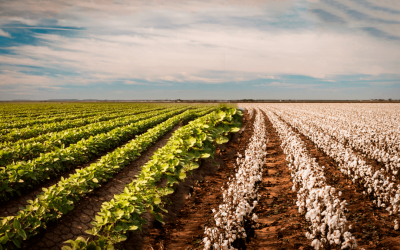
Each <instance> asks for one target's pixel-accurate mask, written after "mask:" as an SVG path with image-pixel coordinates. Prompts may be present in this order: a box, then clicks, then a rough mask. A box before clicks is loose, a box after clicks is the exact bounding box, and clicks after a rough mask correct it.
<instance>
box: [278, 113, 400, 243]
mask: <svg viewBox="0 0 400 250" xmlns="http://www.w3.org/2000/svg"><path fill="white" fill-rule="evenodd" d="M281 120H282V121H283V122H286V121H285V120H283V119H281ZM286 124H287V125H288V126H290V127H291V128H292V129H293V131H295V132H296V133H297V134H298V135H299V136H300V138H301V139H302V140H303V141H304V143H305V144H306V146H307V149H308V151H309V152H310V154H311V156H312V157H313V158H315V159H316V161H317V163H318V164H319V165H320V166H324V167H325V177H326V181H327V184H328V185H330V186H332V187H335V188H336V189H337V190H338V191H341V192H342V196H341V197H340V198H341V200H342V201H343V200H346V201H347V209H348V211H347V213H346V217H347V220H348V221H349V224H350V225H352V228H351V229H350V230H349V231H350V232H351V233H352V234H353V235H354V236H355V238H356V240H357V244H358V246H359V248H365V249H400V238H399V236H400V232H398V231H395V230H394V223H393V220H394V218H392V217H391V216H389V213H388V212H387V211H385V210H384V209H382V208H377V207H376V206H374V204H373V202H372V199H369V197H367V196H364V195H363V194H362V193H363V191H364V188H363V187H362V186H359V185H356V184H353V183H352V182H351V181H350V180H349V179H348V178H347V177H346V176H345V175H344V174H342V172H340V170H339V166H338V164H337V163H336V161H335V160H334V159H332V158H331V157H329V156H328V155H326V154H325V153H324V152H323V151H322V150H319V149H318V147H317V146H316V145H315V144H314V143H313V142H312V141H311V140H309V139H308V138H307V137H306V136H305V135H303V134H302V133H300V132H299V131H298V130H297V129H296V128H294V127H292V126H291V125H290V124H289V123H287V122H286ZM332 249H335V248H332ZM338 249H340V248H339V247H338Z"/></svg>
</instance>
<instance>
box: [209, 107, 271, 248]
mask: <svg viewBox="0 0 400 250" xmlns="http://www.w3.org/2000/svg"><path fill="white" fill-rule="evenodd" d="M251 114H253V115H256V117H255V122H254V132H253V135H252V137H251V138H250V142H249V145H248V147H247V149H246V151H245V154H244V155H239V157H238V158H237V159H236V163H237V167H236V170H237V171H236V174H235V175H234V177H233V178H231V179H229V181H228V183H227V188H226V189H223V194H222V197H223V201H222V204H220V205H219V207H218V209H214V210H213V211H212V212H213V214H214V224H215V226H214V227H206V228H205V230H204V234H205V237H204V239H203V242H204V249H206V250H207V249H214V250H219V249H221V250H233V249H236V248H235V247H234V246H233V244H234V242H235V241H236V240H237V239H245V238H246V237H247V233H246V230H245V224H246V222H253V223H255V222H257V221H258V217H257V215H256V214H255V213H254V212H253V210H254V208H255V207H256V205H257V203H258V200H259V196H258V194H257V192H258V183H259V182H260V181H261V180H262V168H263V165H264V164H265V156H266V154H267V152H266V149H267V148H266V145H267V143H268V140H267V139H266V129H265V124H264V119H263V115H262V114H261V112H255V109H251Z"/></svg>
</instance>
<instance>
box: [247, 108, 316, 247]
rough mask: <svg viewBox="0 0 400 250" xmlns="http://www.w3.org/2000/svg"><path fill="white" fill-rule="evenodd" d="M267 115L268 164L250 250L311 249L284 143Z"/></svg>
mask: <svg viewBox="0 0 400 250" xmlns="http://www.w3.org/2000/svg"><path fill="white" fill-rule="evenodd" d="M263 115H264V120H265V125H266V131H267V137H268V140H269V141H268V144H267V153H268V155H267V163H266V164H265V166H264V170H263V179H262V182H261V184H260V188H259V194H260V195H261V198H260V200H259V203H258V204H257V207H256V208H255V210H254V212H255V213H256V214H257V216H258V224H256V228H255V237H254V238H252V239H250V243H249V244H248V245H247V249H312V248H311V247H309V246H310V244H311V241H309V240H308V239H307V238H306V237H305V233H306V232H307V231H306V227H307V222H306V220H305V218H304V216H303V215H301V214H299V212H298V209H297V207H296V205H295V202H296V199H297V198H296V193H294V192H293V191H292V186H293V183H292V181H291V175H290V170H289V168H288V167H287V162H286V155H285V154H284V152H283V150H282V148H281V146H280V145H281V140H280V138H279V135H278V133H277V132H276V130H275V128H274V127H273V126H272V123H271V121H270V120H269V119H268V117H267V116H266V115H265V113H264V112H263Z"/></svg>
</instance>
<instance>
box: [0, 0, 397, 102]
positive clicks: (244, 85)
mask: <svg viewBox="0 0 400 250" xmlns="http://www.w3.org/2000/svg"><path fill="white" fill-rule="evenodd" d="M389 98H391V99H400V1H397V0H200V1H185V0H169V1H168V0H135V1H128V0H126V1H125V0H90V1H89V0H88V1H86V0H85V1H82V0H42V1H37V0H0V101H5V100H21V99H24V100H26V99H29V100H48V99H102V100H147V99H222V100H224V99H292V100H295V99H314V100H315V99H320V100H355V99H364V100H365V99H389Z"/></svg>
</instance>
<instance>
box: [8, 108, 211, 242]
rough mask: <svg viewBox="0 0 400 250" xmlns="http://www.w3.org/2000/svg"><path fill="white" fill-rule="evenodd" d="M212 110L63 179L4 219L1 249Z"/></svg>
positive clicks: (161, 128) (172, 122) (166, 126)
mask: <svg viewBox="0 0 400 250" xmlns="http://www.w3.org/2000/svg"><path fill="white" fill-rule="evenodd" d="M211 109H212V108H207V109H205V108H201V109H200V110H195V111H192V110H188V111H186V112H184V113H182V114H180V115H177V116H174V117H172V118H170V119H168V120H167V121H165V122H163V123H160V124H158V125H157V126H155V127H154V128H152V129H149V130H148V131H147V132H146V133H144V134H142V135H140V136H137V137H136V138H135V139H134V140H132V141H130V142H129V143H127V144H126V145H124V146H123V147H120V148H118V149H116V150H114V151H113V152H111V153H109V154H107V155H105V156H103V157H102V158H101V159H100V160H99V161H98V162H96V163H93V164H91V165H90V166H88V167H86V168H83V169H79V170H76V173H75V174H73V175H70V176H69V177H68V178H67V179H61V181H59V182H58V183H57V184H56V185H53V186H51V187H49V188H44V189H43V191H44V192H42V193H41V194H40V195H38V196H37V198H36V199H35V200H34V201H32V200H30V201H28V203H29V204H30V205H28V206H26V207H25V208H23V209H22V210H20V211H19V213H18V215H17V216H8V217H5V218H2V221H1V225H0V250H2V249H4V248H5V249H11V248H13V247H14V245H15V246H16V247H20V246H21V243H22V241H23V240H26V239H27V238H29V237H31V236H33V235H35V234H37V233H38V232H39V230H41V229H43V228H46V224H47V223H48V222H49V221H55V220H57V219H59V218H61V217H62V216H63V215H64V214H66V213H68V212H69V211H71V210H72V209H73V208H74V204H76V203H77V202H78V201H79V200H81V199H82V197H83V196H85V195H86V194H88V193H89V192H91V191H92V190H93V189H94V188H97V187H99V186H100V185H101V184H102V183H104V182H106V181H107V180H109V179H110V178H112V177H113V175H114V174H115V173H116V172H119V171H120V170H121V169H123V168H124V167H125V166H126V165H127V164H128V163H129V162H131V161H133V160H134V159H136V158H137V157H138V156H140V153H141V152H143V151H144V150H145V149H146V148H148V147H149V146H150V145H152V144H154V142H156V141H157V140H158V139H160V138H161V137H162V136H163V135H164V134H166V133H167V132H168V131H170V130H171V129H172V128H173V127H174V126H176V125H177V124H178V123H179V122H181V121H182V120H188V119H193V118H195V117H198V116H199V115H204V114H205V113H206V112H210V111H211Z"/></svg>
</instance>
